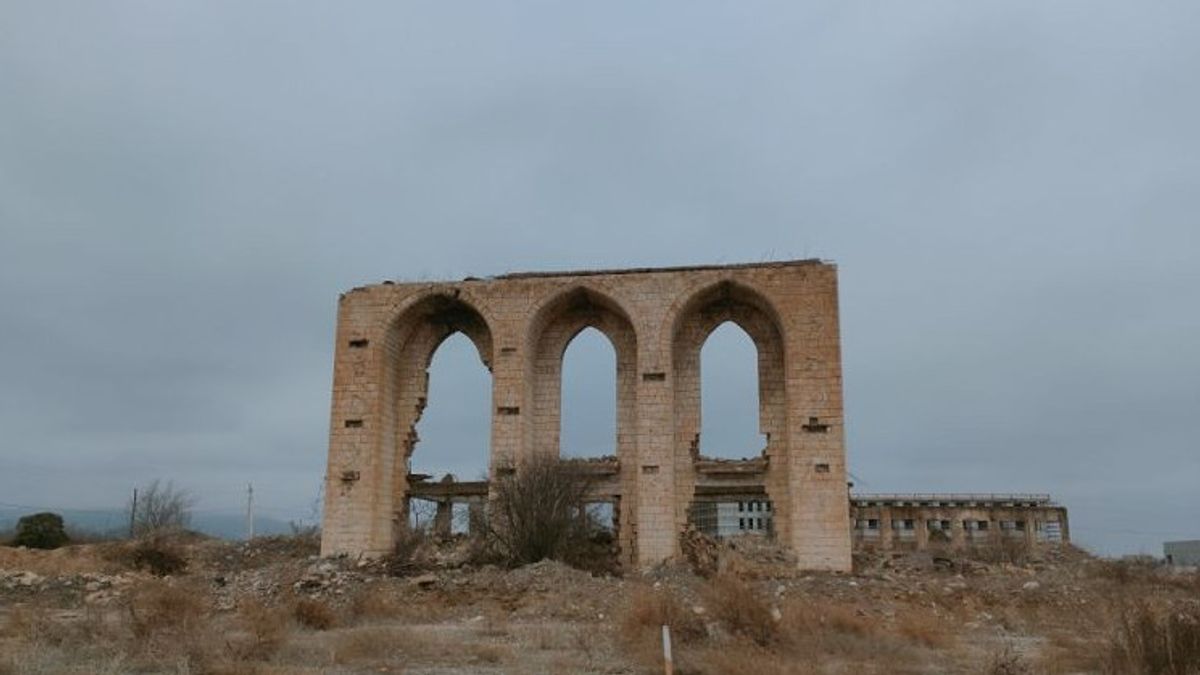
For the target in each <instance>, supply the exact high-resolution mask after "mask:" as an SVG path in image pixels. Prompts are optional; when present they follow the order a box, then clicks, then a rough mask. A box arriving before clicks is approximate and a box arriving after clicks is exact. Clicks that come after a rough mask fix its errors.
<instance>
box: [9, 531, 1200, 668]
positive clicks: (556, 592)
mask: <svg viewBox="0 0 1200 675" xmlns="http://www.w3.org/2000/svg"><path fill="white" fill-rule="evenodd" d="M161 546H162V547H164V548H166V549H167V550H168V552H169V553H172V554H176V555H178V556H179V557H180V558H181V559H182V560H183V561H185V562H186V567H185V568H184V569H182V570H177V571H174V572H173V573H172V574H169V575H165V576H159V575H156V574H154V573H153V572H152V571H151V570H150V569H148V568H147V567H146V564H145V560H143V559H141V558H138V557H137V556H136V555H134V549H135V546H134V545H133V544H130V543H124V542H113V543H102V544H90V545H82V546H69V547H66V548H63V549H59V550H55V551H33V550H25V549H11V548H3V547H0V674H3V675H9V674H10V673H12V674H16V673H22V674H24V673H68V672H78V673H127V672H147V673H150V672H156V673H157V672H164V673H203V672H211V673H368V672H371V673H377V672H393V673H400V672H403V673H654V672H662V664H661V654H660V643H659V639H660V637H659V636H660V634H661V630H660V626H661V624H663V623H667V624H669V625H670V626H671V628H672V631H673V635H674V638H675V648H676V660H677V664H676V666H677V671H676V672H680V673H731V674H733V675H737V674H739V673H754V674H755V675H772V674H774V673H943V672H944V673H991V674H995V675H1003V674H1009V673H1087V672H1106V671H1107V672H1138V671H1131V670H1127V669H1128V668H1132V667H1134V666H1131V665H1129V664H1131V663H1132V661H1131V660H1130V659H1131V658H1133V657H1131V656H1130V655H1129V654H1124V653H1122V652H1121V651H1120V649H1121V643H1122V642H1123V641H1124V642H1130V641H1131V640H1133V639H1134V637H1135V636H1132V634H1131V633H1130V630H1129V625H1130V624H1133V623H1137V622H1138V621H1141V620H1142V619H1144V618H1147V617H1148V619H1147V620H1149V621H1151V623H1153V622H1154V621H1160V622H1165V623H1162V625H1164V626H1168V627H1170V626H1171V625H1174V624H1170V621H1173V620H1175V619H1179V621H1181V622H1182V623H1180V626H1182V628H1180V629H1179V630H1178V631H1176V632H1179V635H1178V636H1175V637H1178V638H1179V639H1180V640H1183V641H1184V642H1181V643H1180V644H1182V645H1184V647H1186V644H1185V643H1186V641H1187V640H1196V641H1197V644H1196V655H1197V656H1196V658H1197V659H1200V627H1197V626H1196V625H1195V621H1196V618H1197V617H1200V577H1198V576H1197V574H1196V573H1194V572H1191V573H1188V572H1182V573H1181V572H1176V571H1172V570H1170V569H1169V568H1165V567H1159V566H1155V565H1153V564H1151V563H1148V562H1145V561H1109V560H1103V559H1098V558H1094V557H1092V556H1090V555H1087V554H1086V553H1083V552H1081V551H1079V550H1077V549H1074V548H1070V547H1061V548H1051V549H1046V550H1044V551H1040V552H1039V553H1038V554H1037V555H1035V556H1026V555H1023V554H1020V555H1013V553H1012V552H1011V551H1009V552H1002V554H992V555H972V556H965V555H950V554H946V555H930V554H917V553H910V554H897V555H886V556H885V555H878V554H860V555H857V556H856V560H855V571H854V573H852V574H816V573H804V572H799V571H797V570H796V568H795V565H794V564H793V563H792V561H790V560H789V559H788V556H787V555H786V554H784V553H782V552H781V551H779V550H777V549H774V548H773V547H771V546H770V545H769V544H766V543H765V542H763V541H762V540H761V539H756V538H746V539H741V540H735V541H733V542H728V543H723V544H717V543H715V542H712V541H709V540H706V539H704V538H702V537H693V538H691V539H690V540H688V541H686V542H685V547H684V548H685V551H686V553H687V559H688V560H687V562H680V563H678V564H675V565H668V566H663V567H661V568H658V569H655V570H651V571H648V572H645V573H631V574H628V575H625V576H624V577H618V576H611V575H606V576H593V575H591V574H588V573H585V572H582V571H579V570H575V569H572V568H569V567H566V566H564V565H562V564H560V563H556V562H549V561H545V562H541V563H537V564H534V565H529V566H525V567H520V568H517V569H503V568H500V567H496V566H493V565H472V564H470V562H469V561H470V558H471V555H470V545H469V543H468V542H465V541H464V540H453V541H447V542H440V543H435V542H429V543H427V544H425V545H423V549H422V551H421V552H419V553H418V554H417V555H415V556H413V557H412V558H410V559H406V560H404V561H400V562H401V563H402V564H397V561H394V560H393V561H365V560H353V559H348V558H334V559H321V558H319V557H317V555H316V547H315V543H314V542H313V541H311V540H309V539H305V538H285V537H279V538H265V539H259V540H256V541H254V542H253V543H250V544H241V543H228V542H221V541H215V540H208V539H202V538H198V537H189V538H183V539H175V540H172V541H169V542H161ZM139 565H140V566H141V568H140V569H139ZM159 571H160V572H161V571H162V570H159ZM1189 622H1190V623H1189ZM1189 626H1190V627H1191V628H1190V629H1189ZM1171 630H1175V629H1171ZM1189 630H1191V632H1189ZM1180 631H1181V632H1180ZM1171 635H1174V633H1172V634H1171ZM1171 639H1174V638H1171ZM1171 644H1172V645H1174V643H1171ZM1130 646H1131V645H1126V647H1130ZM1132 646H1136V645H1132ZM1173 649H1174V650H1175V653H1176V654H1178V653H1179V652H1180V650H1181V649H1183V648H1182V647H1179V646H1174V647H1173ZM1125 651H1126V652H1128V651H1129V649H1125ZM1183 658H1187V656H1186V654H1185V655H1184V657H1183ZM1121 664H1125V665H1121ZM1184 666H1185V667H1192V668H1200V662H1197V663H1194V664H1191V666H1188V664H1186V663H1185V664H1184ZM1144 672H1179V673H1187V672H1200V670H1195V669H1193V670H1186V669H1183V670H1162V671H1152V670H1146V671H1144Z"/></svg>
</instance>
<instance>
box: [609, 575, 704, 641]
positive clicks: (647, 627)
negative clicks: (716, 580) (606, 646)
mask: <svg viewBox="0 0 1200 675" xmlns="http://www.w3.org/2000/svg"><path fill="white" fill-rule="evenodd" d="M663 626H670V627H671V637H672V639H673V640H674V641H675V642H676V643H679V644H687V643H692V642H698V641H701V640H703V639H705V638H706V637H707V636H708V630H707V629H706V628H705V627H704V620H703V619H702V618H701V617H700V616H699V615H698V614H696V613H695V612H693V611H692V610H691V609H690V608H688V607H687V606H686V605H684V603H683V602H682V601H681V600H680V599H679V597H678V596H677V595H675V594H674V593H673V592H671V591H668V590H663V589H653V588H648V587H641V588H637V589H634V590H633V592H632V593H631V595H630V602H629V604H628V606H626V607H625V610H624V613H623V616H622V620H621V633H622V636H623V637H624V638H625V639H626V640H627V641H629V642H634V643H636V642H644V641H645V640H646V639H647V637H649V638H650V639H651V641H653V642H656V643H657V641H658V640H659V636H660V632H661V630H662V627H663Z"/></svg>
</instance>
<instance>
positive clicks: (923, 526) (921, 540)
mask: <svg viewBox="0 0 1200 675" xmlns="http://www.w3.org/2000/svg"><path fill="white" fill-rule="evenodd" d="M927 516H928V514H927V513H925V512H924V511H921V510H917V511H916V513H914V518H915V519H916V528H917V550H918V551H924V550H925V549H927V548H929V520H928V519H927Z"/></svg>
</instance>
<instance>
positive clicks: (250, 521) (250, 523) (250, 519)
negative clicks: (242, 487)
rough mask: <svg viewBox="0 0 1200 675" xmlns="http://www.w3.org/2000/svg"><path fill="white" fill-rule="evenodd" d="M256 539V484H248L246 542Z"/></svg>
mask: <svg viewBox="0 0 1200 675" xmlns="http://www.w3.org/2000/svg"><path fill="white" fill-rule="evenodd" d="M253 538H254V484H253V483H246V541H250V540H251V539H253Z"/></svg>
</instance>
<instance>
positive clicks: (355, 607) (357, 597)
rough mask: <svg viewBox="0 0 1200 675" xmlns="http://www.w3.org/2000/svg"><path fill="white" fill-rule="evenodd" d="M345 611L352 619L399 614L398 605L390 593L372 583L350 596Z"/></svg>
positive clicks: (380, 617) (383, 617)
mask: <svg viewBox="0 0 1200 675" xmlns="http://www.w3.org/2000/svg"><path fill="white" fill-rule="evenodd" d="M346 613H347V614H348V618H350V619H354V620H367V619H386V618H390V617H394V616H396V615H397V614H399V613H400V607H399V606H398V605H397V603H396V601H395V599H394V597H393V596H392V595H391V594H389V593H386V592H384V589H382V588H379V587H377V586H376V585H374V584H373V585H369V586H363V587H362V589H360V590H359V591H358V592H357V593H355V594H354V595H353V596H351V598H350V604H349V605H348V606H347V608H346Z"/></svg>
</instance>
